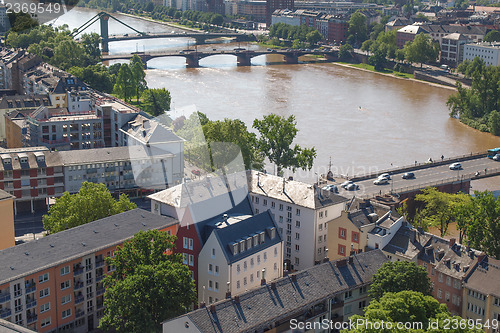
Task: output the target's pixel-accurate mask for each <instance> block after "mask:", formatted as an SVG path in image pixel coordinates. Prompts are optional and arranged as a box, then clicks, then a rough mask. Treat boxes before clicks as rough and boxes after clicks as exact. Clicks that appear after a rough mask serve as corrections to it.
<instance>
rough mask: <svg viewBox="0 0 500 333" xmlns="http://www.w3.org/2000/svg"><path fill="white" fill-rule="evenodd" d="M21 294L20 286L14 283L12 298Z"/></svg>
mask: <svg viewBox="0 0 500 333" xmlns="http://www.w3.org/2000/svg"><path fill="white" fill-rule="evenodd" d="M22 293H23V291H22V290H21V284H20V283H16V284H15V285H14V297H17V296H21V294H22Z"/></svg>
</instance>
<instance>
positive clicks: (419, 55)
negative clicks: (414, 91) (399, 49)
mask: <svg viewBox="0 0 500 333" xmlns="http://www.w3.org/2000/svg"><path fill="white" fill-rule="evenodd" d="M403 49H404V52H405V57H406V59H407V60H408V61H409V62H410V63H420V67H422V64H423V63H426V62H431V61H436V59H437V57H438V56H439V45H438V44H436V43H434V42H433V41H432V38H431V37H430V36H428V35H427V34H424V33H420V34H418V35H417V36H416V37H415V39H414V40H413V41H409V42H407V43H406V44H405V46H404V48H403Z"/></svg>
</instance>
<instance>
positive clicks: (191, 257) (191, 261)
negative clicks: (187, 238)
mask: <svg viewBox="0 0 500 333" xmlns="http://www.w3.org/2000/svg"><path fill="white" fill-rule="evenodd" d="M188 258H189V266H194V256H193V255H192V254H190V255H189V257H188Z"/></svg>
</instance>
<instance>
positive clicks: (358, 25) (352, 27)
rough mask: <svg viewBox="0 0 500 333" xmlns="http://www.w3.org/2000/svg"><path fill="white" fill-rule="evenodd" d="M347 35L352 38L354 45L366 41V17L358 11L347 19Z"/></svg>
mask: <svg viewBox="0 0 500 333" xmlns="http://www.w3.org/2000/svg"><path fill="white" fill-rule="evenodd" d="M347 34H348V35H350V36H353V37H352V38H353V40H354V45H358V44H361V43H363V42H364V41H365V40H367V39H368V26H367V24H366V16H365V15H363V14H362V13H361V12H360V11H359V10H357V11H356V12H355V13H354V14H352V15H351V18H350V19H349V28H348V29H347Z"/></svg>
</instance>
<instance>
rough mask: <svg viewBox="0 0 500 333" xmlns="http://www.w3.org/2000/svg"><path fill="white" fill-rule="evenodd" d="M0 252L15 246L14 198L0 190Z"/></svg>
mask: <svg viewBox="0 0 500 333" xmlns="http://www.w3.org/2000/svg"><path fill="white" fill-rule="evenodd" d="M0 216H1V217H2V218H1V219H0V230H2V232H1V233H0V250H3V249H6V248H8V247H11V246H14V245H16V240H15V232H14V196H13V195H12V194H9V193H7V192H5V191H4V190H0Z"/></svg>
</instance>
